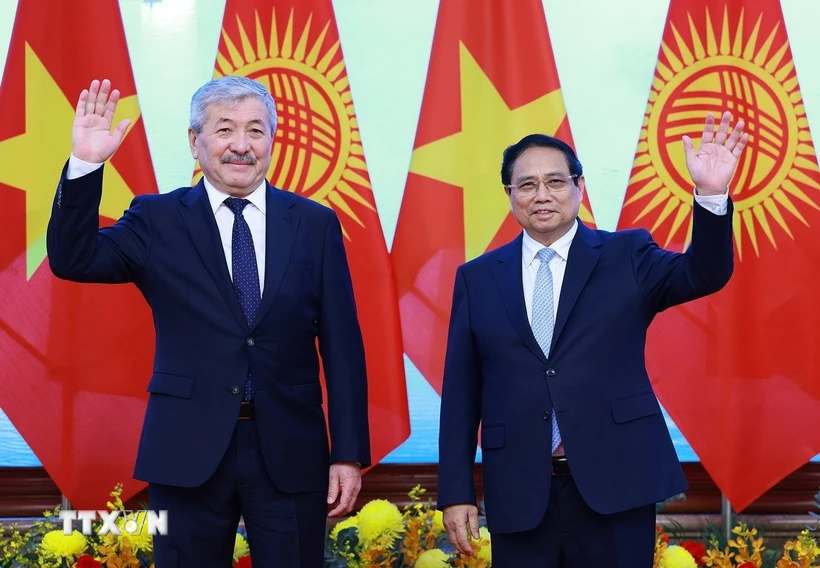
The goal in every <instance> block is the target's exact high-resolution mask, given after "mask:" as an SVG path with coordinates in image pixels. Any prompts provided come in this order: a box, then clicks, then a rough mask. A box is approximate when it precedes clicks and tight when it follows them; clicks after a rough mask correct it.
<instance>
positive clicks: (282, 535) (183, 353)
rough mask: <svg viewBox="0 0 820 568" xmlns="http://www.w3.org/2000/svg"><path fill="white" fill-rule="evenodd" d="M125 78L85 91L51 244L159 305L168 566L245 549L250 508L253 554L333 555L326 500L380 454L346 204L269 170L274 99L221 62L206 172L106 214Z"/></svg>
mask: <svg viewBox="0 0 820 568" xmlns="http://www.w3.org/2000/svg"><path fill="white" fill-rule="evenodd" d="M110 89H111V85H110V83H109V82H108V80H105V81H103V82H102V83H101V84H100V83H99V82H98V81H94V82H93V83H92V84H91V86H90V88H89V89H87V90H84V91H83V93H82V94H81V95H80V98H79V102H78V105H77V113H76V118H75V121H74V127H73V136H72V146H73V151H72V155H71V157H70V159H69V161H68V163H67V165H66V167H65V169H64V170H63V174H62V178H61V179H60V182H59V185H58V188H57V195H56V198H55V200H54V205H53V209H52V216H51V220H50V223H49V227H48V236H47V239H48V240H47V245H48V256H49V263H50V266H51V269H52V271H53V272H54V274H55V275H56V276H58V277H60V278H65V279H69V280H75V281H79V282H102V283H124V282H133V283H134V284H136V286H137V287H138V288H139V289H140V291H141V292H142V294H143V295H144V296H145V298H146V300H147V301H148V304H149V305H150V306H151V309H152V311H153V316H154V322H155V328H156V336H157V337H156V353H155V360H154V374H153V376H152V377H150V382H148V391H149V393H150V395H149V399H148V406H147V409H146V414H145V421H144V424H143V430H142V436H141V439H140V444H139V452H138V455H137V460H136V468H135V477H136V478H137V479H141V480H145V481H147V482H148V483H149V493H150V500H151V502H150V505H151V508H152V509H154V510H167V511H168V518H169V534H168V535H167V536H158V537H156V538H155V556H156V566H157V568H174V567H180V568H187V567H190V568H193V567H197V568H198V567H201V566H214V567H219V566H230V565H231V562H232V552H233V547H234V540H235V535H236V528H237V524H238V522H239V519H240V515H241V516H242V517H243V518H244V520H245V525H246V527H247V531H248V539H249V544H250V548H251V553H252V557H253V564H254V566H255V567H257V568H259V567H262V568H264V567H270V566H277V567H306V568H307V567H309V568H318V567H320V566H322V565H323V551H324V536H325V519H326V516H327V515H328V514H329V515H331V516H337V515H343V514H345V513H347V512H349V511H350V510H351V509H352V507H353V503H354V501H355V499H356V496H357V495H358V492H359V489H360V487H361V474H360V468H361V467H366V466H368V465H369V462H370V444H369V434H368V419H367V386H366V377H365V359H364V347H363V343H362V336H361V332H360V329H359V324H358V319H357V316H356V306H355V303H354V298H353V288H352V283H351V279H350V273H349V270H348V266H347V260H346V256H345V250H344V245H343V240H342V232H341V227H340V224H339V221H338V219H337V217H336V215H335V213H334V212H333V211H332V210H331V209H329V208H326V207H324V206H322V205H319V204H317V203H315V202H313V201H311V200H309V199H306V198H303V197H300V196H297V195H296V194H294V193H290V192H288V191H282V190H279V189H276V188H274V187H271V186H270V185H269V184H268V183H267V181H266V179H265V176H266V174H267V172H268V168H269V166H270V161H271V148H272V140H273V135H274V132H275V131H276V124H277V118H276V108H275V105H274V101H273V99H272V98H271V96H270V94H269V93H268V92H267V91H266V90H265V88H264V87H263V86H262V85H260V84H259V83H257V82H255V81H252V80H250V79H246V78H242V77H223V78H220V79H216V80H213V81H210V82H208V83H206V84H205V85H204V86H203V87H201V88H200V89H199V90H198V91H197V92H196V94H194V96H193V99H192V101H191V123H190V129H189V140H190V146H191V153H192V155H193V157H194V158H195V159H198V160H199V163H200V165H201V168H202V171H203V174H204V177H203V179H202V180H201V181H200V182H199V183H198V184H197V185H195V186H194V187H184V188H180V189H178V190H176V191H173V192H170V193H167V194H164V195H143V196H140V197H137V198H135V199H134V200H133V202H132V204H131V207H130V208H129V209H128V210H127V211H126V212H125V214H124V215H123V217H122V218H121V219H120V220H119V221H118V222H117V223H116V224H115V225H114V226H112V227H108V228H104V229H102V230H98V208H99V204H100V199H101V195H102V179H103V163H104V162H105V161H106V160H108V159H109V158H110V157H111V156H112V155H113V153H114V152H115V151H116V149H117V148H118V147H119V145H120V143H121V141H122V138H123V134H124V132H125V129H126V128H127V126H128V122H127V121H123V122H122V123H120V124H118V125H117V126H116V127H115V128H114V129H113V131H112V119H113V116H114V110H115V108H116V105H117V102H118V100H119V92H118V91H116V90H113V91H111V90H110ZM317 339H318V350H319V352H320V353H321V358H322V363H323V369H324V374H325V377H326V383H327V393H328V399H329V400H328V404H329V430H330V437H331V439H332V451H330V450H329V442H328V437H327V426H326V423H325V417H324V412H323V410H322V402H323V401H322V389H321V386H320V382H319V356H318V354H317V347H316V340H317ZM146 379H148V377H146ZM329 506H330V507H333V508H332V510H331V511H330V512H329V513H328V508H329Z"/></svg>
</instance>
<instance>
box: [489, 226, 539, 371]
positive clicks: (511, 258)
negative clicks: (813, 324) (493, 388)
mask: <svg viewBox="0 0 820 568" xmlns="http://www.w3.org/2000/svg"><path fill="white" fill-rule="evenodd" d="M521 242H522V237H521V236H520V235H519V237H518V238H517V239H515V240H514V241H513V242H511V243H510V244H508V245H506V246H505V247H504V248H503V249H501V250H500V251H499V254H498V263H496V264H495V265H494V266H493V276H494V277H495V282H496V285H497V286H498V291H499V293H500V294H501V299H502V300H503V301H504V307H505V308H506V309H507V314H508V315H509V316H510V321H512V324H513V327H515V329H516V331H518V335H520V336H521V339H523V340H524V343H526V344H527V347H529V348H530V349H531V350H532V352H533V353H535V354H536V355H537V356H538V358H539V359H541V360H542V361H543V362H544V363H546V362H547V358H546V357H545V356H544V352H543V351H542V350H541V347H540V346H539V345H538V342H537V341H536V340H535V336H534V335H533V333H532V326H530V321H529V319H528V318H527V306H526V305H525V304H524V281H523V279H522V269H521Z"/></svg>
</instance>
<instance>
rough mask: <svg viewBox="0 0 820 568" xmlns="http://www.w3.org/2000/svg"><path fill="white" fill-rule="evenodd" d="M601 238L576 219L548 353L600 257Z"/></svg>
mask: <svg viewBox="0 0 820 568" xmlns="http://www.w3.org/2000/svg"><path fill="white" fill-rule="evenodd" d="M601 253H602V251H601V238H600V237H599V236H598V233H596V232H595V231H593V230H592V229H589V228H587V226H586V225H584V224H583V223H581V221H578V232H577V233H576V235H575V238H574V239H572V245H571V246H570V249H569V258H568V259H567V268H566V271H565V272H564V282H563V284H562V285H561V297H560V298H559V299H558V314H557V315H556V318H555V330H554V331H553V333H552V345H551V346H550V353H553V352H554V351H553V350H554V349H555V345H556V344H557V341H558V338H559V337H560V335H561V332H562V331H563V330H564V326H565V325H566V323H567V319H569V314H570V312H572V308H573V307H574V306H575V302H576V301H577V300H578V296H579V295H580V294H581V290H583V289H584V285H585V284H586V282H587V280H589V275H590V274H592V270H593V269H594V268H595V265H596V264H598V259H599V258H601Z"/></svg>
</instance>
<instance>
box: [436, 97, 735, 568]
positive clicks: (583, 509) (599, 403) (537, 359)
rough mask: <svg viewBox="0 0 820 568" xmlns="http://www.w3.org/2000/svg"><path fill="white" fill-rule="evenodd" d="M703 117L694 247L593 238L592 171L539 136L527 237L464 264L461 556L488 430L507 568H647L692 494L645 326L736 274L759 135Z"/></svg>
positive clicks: (442, 472)
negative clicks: (665, 520) (735, 183)
mask: <svg viewBox="0 0 820 568" xmlns="http://www.w3.org/2000/svg"><path fill="white" fill-rule="evenodd" d="M730 121H731V116H730V114H729V113H728V112H727V113H725V114H724V115H723V117H722V120H721V122H720V125H719V128H718V130H717V133H715V131H714V126H715V125H714V117H713V116H712V115H711V114H710V115H708V117H707V119H706V124H705V127H704V132H703V139H702V141H701V146H700V148H699V150H698V151H697V152H696V151H695V148H694V144H693V142H692V140H691V139H689V138H688V137H684V140H683V141H684V147H685V153H686V163H687V167H688V169H689V173H690V175H691V177H692V181H693V182H694V185H695V189H694V200H695V204H694V211H693V232H692V244H691V246H690V247H689V248H688V250H687V251H686V252H685V253H682V254H681V253H674V252H669V251H665V250H663V249H661V248H660V247H658V246H657V245H656V244H655V243H654V242H653V241H652V238H651V236H650V235H649V233H648V232H646V231H644V230H631V231H619V232H615V233H610V232H607V231H593V230H591V229H589V228H587V227H586V226H584V224H583V223H581V221H580V220H579V219H578V218H577V216H578V209H579V207H580V204H581V197H582V195H583V191H584V177H583V172H582V169H581V164H580V162H579V161H578V158H577V157H576V155H575V153H574V152H573V150H572V149H571V148H570V147H569V146H568V145H567V144H565V143H564V142H562V141H560V140H557V139H555V138H551V137H549V136H544V135H530V136H527V137H525V138H524V139H522V140H521V141H519V142H518V143H517V144H515V145H513V146H510V147H509V148H507V150H506V151H505V152H504V157H503V163H502V169H501V179H502V183H503V185H504V187H505V188H506V191H507V194H508V196H509V199H510V206H511V209H512V212H513V215H514V216H515V218H516V220H517V221H518V223H519V224H520V225H521V226H522V228H523V229H524V231H523V233H522V235H521V236H519V237H517V238H516V239H515V240H514V241H513V242H511V243H509V244H507V245H505V246H502V247H500V248H498V249H496V250H494V251H491V252H488V253H486V254H484V255H483V256H481V257H479V258H476V259H475V260H473V261H471V262H468V263H466V264H464V265H462V266H461V267H459V269H458V271H457V273H456V281H455V293H454V297H453V307H452V314H451V321H450V332H449V339H448V345H447V356H446V362H445V369H444V385H443V391H442V400H441V429H440V440H439V447H440V457H439V468H440V469H439V489H438V490H439V498H438V505H439V506H440V507H443V508H444V523H445V526H446V528H447V532H448V535H449V537H450V539H451V540H452V541H453V542H454V543H456V545H457V547H458V548H459V550H461V551H463V552H465V553H468V554H469V553H472V547H471V546H470V541H469V536H470V535H472V536H473V537H474V538H477V537H478V510H477V507H476V492H475V487H474V483H473V461H474V459H475V452H476V444H477V432H478V428H479V422H480V423H481V447H482V452H483V453H482V456H483V476H484V502H485V507H486V515H487V524H488V528H489V530H490V533H491V534H492V555H493V566H494V567H495V568H519V567H522V566H528V567H529V566H532V567H543V568H559V567H560V568H589V567H592V566H594V567H595V568H650V567H651V566H652V559H653V549H654V529H655V504H656V503H657V502H659V501H663V500H664V499H666V498H668V497H670V496H672V495H675V494H677V493H679V492H680V491H683V490H684V489H685V488H686V481H685V479H684V476H683V473H682V470H681V468H680V464H679V462H678V459H677V456H676V454H675V449H674V446H673V444H672V441H671V438H670V436H669V432H668V430H667V427H666V424H665V421H664V418H663V415H662V413H661V410H660V407H659V405H658V401H657V399H656V398H655V395H654V392H653V390H652V385H651V383H650V381H649V377H648V375H647V372H646V367H645V363H644V347H645V339H646V330H647V328H648V327H649V324H650V323H651V321H652V319H653V318H654V316H655V315H656V314H657V313H658V312H661V311H663V310H665V309H667V308H669V307H671V306H674V305H676V304H680V303H682V302H686V301H689V300H694V299H695V298H699V297H702V296H705V295H707V294H711V293H713V292H716V291H717V290H719V289H721V288H722V287H723V286H724V285H725V284H726V282H727V281H728V280H729V277H730V276H731V274H732V269H733V244H732V204H731V201H730V200H729V198H728V190H727V185H728V183H729V181H730V180H731V177H732V174H733V173H734V170H735V167H736V164H737V160H738V158H739V156H740V155H741V152H742V151H743V148H744V147H745V145H746V142H747V140H748V135H747V134H743V133H742V132H743V122H739V123H738V124H737V126H736V128H735V129H734V130H733V131H732V132H731V134H729V130H730Z"/></svg>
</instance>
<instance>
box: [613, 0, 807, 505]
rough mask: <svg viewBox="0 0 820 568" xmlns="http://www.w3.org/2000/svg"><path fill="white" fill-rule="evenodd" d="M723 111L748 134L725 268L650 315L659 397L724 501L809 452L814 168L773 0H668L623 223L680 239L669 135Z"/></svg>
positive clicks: (683, 194) (675, 140) (762, 486)
mask: <svg viewBox="0 0 820 568" xmlns="http://www.w3.org/2000/svg"><path fill="white" fill-rule="evenodd" d="M727 109H728V110H730V111H732V113H733V115H734V120H735V121H737V120H740V119H743V120H744V121H746V123H747V126H746V132H748V133H749V135H750V138H749V146H748V147H747V148H746V151H745V152H744V154H743V156H742V157H741V160H740V163H739V164H738V169H737V172H736V174H735V177H734V179H733V180H732V182H731V184H730V195H731V198H732V200H733V202H734V206H735V211H734V242H735V255H736V256H735V271H734V275H733V276H732V279H731V281H730V282H729V284H728V285H727V286H726V288H725V289H724V290H723V291H721V292H719V293H718V294H715V295H713V296H710V297H707V298H704V299H702V300H699V301H697V302H693V303H690V304H686V305H683V306H680V307H677V308H675V309H673V310H671V311H670V313H668V314H664V315H662V316H660V317H659V318H658V319H657V321H656V322H655V324H654V325H653V327H652V328H651V330H650V333H649V339H648V344H647V359H648V367H649V371H650V375H651V376H652V377H653V383H654V385H655V388H656V391H657V393H658V397H659V399H660V400H661V402H662V403H663V405H664V406H665V407H666V409H667V410H668V411H669V414H670V415H671V417H672V418H673V420H674V421H675V423H676V424H677V425H678V427H679V428H680V430H681V432H682V433H683V435H684V436H685V437H686V439H687V440H688V441H689V443H690V444H691V445H692V448H693V449H694V450H695V452H696V453H697V455H698V457H699V458H700V460H701V462H702V463H703V465H704V467H705V468H706V470H707V471H708V472H709V474H710V475H711V476H712V478H713V479H714V480H715V482H716V483H717V485H718V487H719V488H720V489H721V491H723V493H724V494H725V495H726V496H727V497H728V499H729V501H730V502H731V503H732V505H733V506H734V508H735V509H737V510H743V509H744V508H746V507H747V506H748V505H749V504H751V503H752V502H753V501H754V500H755V499H757V498H758V497H760V496H761V495H762V494H763V493H765V492H766V491H767V490H768V489H769V488H770V487H772V486H773V485H774V484H775V483H777V482H778V481H780V480H781V479H783V478H784V477H786V476H787V475H788V474H789V473H791V472H792V471H794V470H795V469H797V468H798V467H800V466H801V465H803V464H805V463H806V462H808V461H809V460H810V459H811V458H812V457H813V456H815V455H817V454H818V453H820V401H818V397H820V381H818V375H819V374H820V354H818V351H817V350H816V348H815V346H816V345H817V344H818V343H820V329H819V328H818V326H817V318H818V314H820V300H818V295H817V284H816V281H817V279H818V277H819V276H820V249H818V247H817V242H818V239H820V194H818V190H820V170H819V169H818V166H817V158H816V154H815V150H814V146H813V144H812V140H811V134H810V132H809V127H808V122H807V120H806V110H805V108H804V106H803V100H802V96H801V94H800V88H799V85H798V81H797V74H796V72H795V68H794V63H793V61H792V55H791V50H790V48H789V43H788V36H787V34H786V26H785V23H784V21H783V15H782V13H781V11H780V5H779V3H778V2H777V1H776V0H746V1H742V0H741V1H737V0H733V1H731V2H730V1H727V0H707V1H703V0H697V1H694V0H672V3H671V5H670V8H669V14H668V17H667V22H666V28H665V30H664V34H663V43H662V44H661V49H660V53H659V55H658V65H657V68H656V70H655V77H654V81H653V84H652V90H651V93H650V95H649V104H648V105H647V111H646V116H645V118H644V122H643V129H642V130H641V138H640V142H639V143H638V150H637V153H636V155H635V162H634V166H633V169H632V174H631V179H630V181H629V188H628V189H627V192H626V197H625V202H624V207H623V211H622V213H621V218H620V222H619V225H620V227H622V228H626V227H636V226H641V227H645V228H647V229H649V230H651V231H652V233H653V235H654V237H655V239H656V240H657V241H658V242H659V244H661V245H662V246H666V247H667V248H670V249H673V250H683V249H685V248H686V246H687V245H688V243H689V239H690V235H691V232H690V231H691V211H692V199H693V198H692V182H691V180H690V178H689V176H688V173H687V170H686V164H685V161H684V153H683V147H682V142H681V141H680V140H681V136H682V135H683V134H688V135H689V136H691V137H692V138H693V139H695V140H697V139H699V138H700V133H701V131H702V125H703V119H704V117H705V115H706V113H707V112H709V111H711V112H713V113H715V115H716V116H719V115H720V114H721V113H722V112H723V111H724V110H727Z"/></svg>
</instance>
